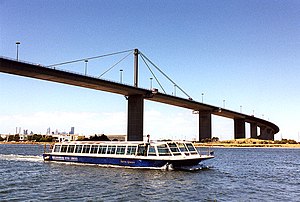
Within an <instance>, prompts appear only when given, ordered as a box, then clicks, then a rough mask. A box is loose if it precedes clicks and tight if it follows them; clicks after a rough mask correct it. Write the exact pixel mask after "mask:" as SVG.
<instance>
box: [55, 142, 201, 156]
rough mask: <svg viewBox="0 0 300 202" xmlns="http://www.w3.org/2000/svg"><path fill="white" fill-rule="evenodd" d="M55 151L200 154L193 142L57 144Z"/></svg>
mask: <svg viewBox="0 0 300 202" xmlns="http://www.w3.org/2000/svg"><path fill="white" fill-rule="evenodd" d="M53 152H60V153H86V154H117V155H138V156H157V155H158V156H172V155H173V156H177V155H194V154H198V152H197V150H196V149H195V147H194V146H193V145H192V144H191V143H179V144H176V143H168V144H162V145H157V146H152V145H147V144H144V145H134V146H131V145H55V146H54V148H53Z"/></svg>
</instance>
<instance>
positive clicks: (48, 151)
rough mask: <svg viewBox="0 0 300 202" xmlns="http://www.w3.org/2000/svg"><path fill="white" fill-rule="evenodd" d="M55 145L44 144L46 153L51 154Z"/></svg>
mask: <svg viewBox="0 0 300 202" xmlns="http://www.w3.org/2000/svg"><path fill="white" fill-rule="evenodd" d="M53 146H54V144H44V153H51V152H52V149H53Z"/></svg>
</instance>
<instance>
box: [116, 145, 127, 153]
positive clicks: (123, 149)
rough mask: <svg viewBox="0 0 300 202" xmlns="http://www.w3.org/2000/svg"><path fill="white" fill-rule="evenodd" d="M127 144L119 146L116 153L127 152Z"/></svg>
mask: <svg viewBox="0 0 300 202" xmlns="http://www.w3.org/2000/svg"><path fill="white" fill-rule="evenodd" d="M125 149H126V146H117V153H116V154H125Z"/></svg>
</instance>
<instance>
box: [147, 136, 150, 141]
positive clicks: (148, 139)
mask: <svg viewBox="0 0 300 202" xmlns="http://www.w3.org/2000/svg"><path fill="white" fill-rule="evenodd" d="M147 138H148V139H147V143H150V135H149V134H148V135H147Z"/></svg>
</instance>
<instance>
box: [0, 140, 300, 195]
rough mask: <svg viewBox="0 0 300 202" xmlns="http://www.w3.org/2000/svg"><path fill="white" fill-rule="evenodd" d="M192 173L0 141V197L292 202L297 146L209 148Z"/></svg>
mask: <svg viewBox="0 0 300 202" xmlns="http://www.w3.org/2000/svg"><path fill="white" fill-rule="evenodd" d="M214 150H215V156H216V158H215V159H212V160H209V161H207V162H206V165H208V166H211V167H212V168H210V169H206V170H200V171H197V172H185V171H161V170H140V169H123V168H105V167H99V166H95V165H76V164H65V163H52V162H47V163H46V162H43V160H42V157H41V155H42V152H43V146H42V145H0V173H1V181H0V200H22V201H23V200H33V199H36V200H52V201H59V200H67V201H70V200H76V201H77V200H78V201H83V200H84V201H88V200H92V201H119V200H120V201H135V200H137V201H141V200H142V201H153V200H159V201H195V200H197V201H212V200H218V201H258V200H264V201H297V200H298V199H299V198H300V191H299V187H300V158H299V157H300V149H275V148H242V149H241V148H224V149H221V148H220V149H214Z"/></svg>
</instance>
